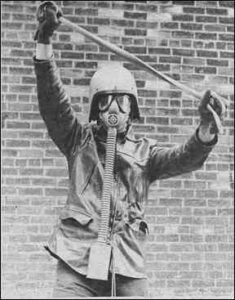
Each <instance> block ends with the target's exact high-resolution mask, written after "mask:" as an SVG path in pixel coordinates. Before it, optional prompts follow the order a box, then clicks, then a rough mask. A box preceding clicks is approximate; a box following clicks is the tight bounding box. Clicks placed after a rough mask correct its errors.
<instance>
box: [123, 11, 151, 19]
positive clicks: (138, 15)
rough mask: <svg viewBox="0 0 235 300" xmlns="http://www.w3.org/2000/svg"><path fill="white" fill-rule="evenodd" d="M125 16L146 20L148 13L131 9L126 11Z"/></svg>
mask: <svg viewBox="0 0 235 300" xmlns="http://www.w3.org/2000/svg"><path fill="white" fill-rule="evenodd" d="M123 16H124V18H126V19H138V20H139V19H141V20H146V18H147V14H146V13H142V12H141V13H140V12H129V11H124V15H123Z"/></svg>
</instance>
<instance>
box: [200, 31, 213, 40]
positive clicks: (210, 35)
mask: <svg viewBox="0 0 235 300" xmlns="http://www.w3.org/2000/svg"><path fill="white" fill-rule="evenodd" d="M195 38H196V39H199V40H216V38H217V33H199V32H196V33H195Z"/></svg>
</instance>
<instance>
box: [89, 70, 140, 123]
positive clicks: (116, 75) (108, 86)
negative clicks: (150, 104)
mask: <svg viewBox="0 0 235 300" xmlns="http://www.w3.org/2000/svg"><path fill="white" fill-rule="evenodd" d="M103 94H106V95H107V94H126V95H129V96H130V100H131V119H132V120H135V119H137V120H138V119H139V118H140V114H139V108H138V103H137V98H138V95H137V87H136V83H135V79H134V77H133V76H132V74H131V72H130V71H129V70H127V69H126V68H124V67H123V66H121V65H106V66H104V67H102V68H100V69H99V70H97V71H96V72H95V74H94V75H93V77H92V78H91V81H90V91H89V100H90V103H91V105H90V113H89V122H91V121H96V120H97V119H98V117H99V109H98V100H99V97H100V96H101V95H103Z"/></svg>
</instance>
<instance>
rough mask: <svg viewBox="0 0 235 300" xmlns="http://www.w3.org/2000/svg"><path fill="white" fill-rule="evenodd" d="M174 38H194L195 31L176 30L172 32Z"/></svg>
mask: <svg viewBox="0 0 235 300" xmlns="http://www.w3.org/2000/svg"><path fill="white" fill-rule="evenodd" d="M172 37H173V38H184V39H192V38H193V33H192V32H188V31H175V32H173V33H172Z"/></svg>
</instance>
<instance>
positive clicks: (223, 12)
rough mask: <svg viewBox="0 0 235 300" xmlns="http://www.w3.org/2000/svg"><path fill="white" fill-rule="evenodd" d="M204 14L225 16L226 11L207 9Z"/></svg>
mask: <svg viewBox="0 0 235 300" xmlns="http://www.w3.org/2000/svg"><path fill="white" fill-rule="evenodd" d="M206 12H207V14H208V15H217V16H219V15H227V9H223V8H209V7H208V8H207V9H206Z"/></svg>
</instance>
